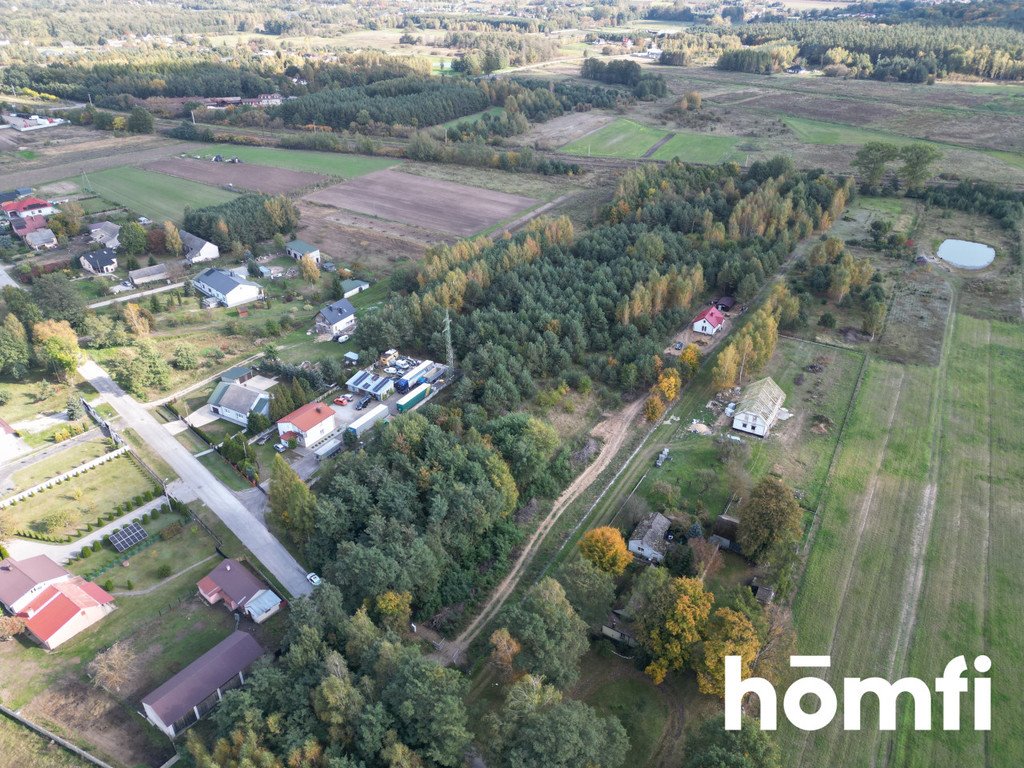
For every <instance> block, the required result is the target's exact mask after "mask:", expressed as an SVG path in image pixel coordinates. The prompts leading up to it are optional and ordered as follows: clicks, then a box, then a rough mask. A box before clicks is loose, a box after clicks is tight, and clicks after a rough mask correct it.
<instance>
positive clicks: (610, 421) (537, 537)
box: [433, 400, 643, 664]
mask: <svg viewBox="0 0 1024 768" xmlns="http://www.w3.org/2000/svg"><path fill="white" fill-rule="evenodd" d="M642 406H643V400H637V401H635V402H633V403H630V404H629V405H627V406H625V407H624V408H621V409H620V410H618V411H616V412H615V413H614V414H612V415H611V416H609V417H608V418H607V419H605V420H604V421H602V422H601V423H600V424H598V425H597V426H596V427H594V429H593V430H591V433H590V434H591V436H593V437H599V438H603V439H604V441H605V442H604V444H603V445H602V446H601V451H600V453H599V454H598V455H597V458H596V459H594V461H592V462H591V463H590V464H588V465H587V467H586V469H584V470H583V471H582V472H581V473H580V474H579V475H577V476H576V479H575V480H573V481H572V483H571V484H570V485H569V487H568V488H566V489H565V490H564V491H563V492H562V494H561V495H560V496H559V497H558V499H557V500H556V501H555V503H554V505H553V506H552V507H551V511H550V512H549V513H548V514H547V516H546V517H545V518H544V519H543V520H542V521H541V522H540V524H538V526H537V529H536V530H535V531H534V532H533V535H531V536H530V538H529V539H528V540H527V542H526V543H525V544H524V545H523V548H522V550H521V551H520V553H519V557H518V558H516V562H515V564H514V565H513V566H512V569H511V570H510V571H509V572H508V575H506V576H505V578H504V579H503V580H502V581H501V583H500V584H499V585H498V587H497V588H496V589H495V590H494V592H492V593H491V596H490V597H489V598H488V599H487V602H486V603H484V604H483V606H481V608H480V610H479V612H478V613H477V615H476V618H474V619H473V621H472V622H471V623H470V624H469V626H468V627H466V628H465V629H464V630H463V631H462V633H461V634H459V636H458V637H456V638H455V639H454V640H452V641H451V642H449V643H447V644H446V645H445V646H444V647H443V648H442V649H440V650H439V651H438V652H436V653H435V654H433V657H434V658H435V659H436V660H438V661H440V662H442V663H444V664H452V663H456V664H457V663H459V662H461V661H462V659H463V657H464V655H465V652H466V650H467V649H468V648H469V646H470V645H472V643H473V641H474V640H475V639H476V637H477V635H479V634H480V632H481V631H482V630H483V628H484V627H486V626H487V623H488V622H489V621H490V620H491V619H492V618H494V617H495V616H496V615H497V614H498V612H499V611H500V610H501V608H502V607H503V606H504V605H505V601H506V600H508V598H509V596H510V595H511V594H512V592H513V591H514V590H515V588H516V586H517V585H518V584H519V580H520V578H522V575H523V573H524V572H525V570H526V566H527V565H529V563H530V561H531V560H532V559H533V556H534V555H535V554H536V553H537V550H538V549H539V548H540V545H541V543H542V542H543V541H544V538H545V537H546V536H547V534H548V532H549V531H550V530H551V528H552V527H553V526H554V524H555V523H556V522H557V521H558V519H559V517H561V515H562V513H563V512H565V510H566V509H568V508H569V506H570V505H571V504H572V502H573V501H575V500H576V499H577V497H579V495H580V494H581V493H583V492H584V491H585V490H586V489H587V488H588V487H590V484H591V483H593V482H594V481H595V480H596V479H597V478H598V476H599V475H600V474H601V472H603V471H604V470H605V468H606V467H607V466H608V465H609V464H610V463H611V462H612V460H613V459H614V458H615V456H616V455H617V454H618V452H619V448H621V447H622V444H623V443H624V442H625V440H626V438H627V436H628V435H629V431H630V426H632V424H633V422H634V421H635V420H636V417H637V415H638V414H639V413H640V409H641V407H642Z"/></svg>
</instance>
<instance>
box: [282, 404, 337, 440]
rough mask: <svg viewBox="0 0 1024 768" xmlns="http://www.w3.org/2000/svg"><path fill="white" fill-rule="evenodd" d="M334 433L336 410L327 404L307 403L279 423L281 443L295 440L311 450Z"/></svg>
mask: <svg viewBox="0 0 1024 768" xmlns="http://www.w3.org/2000/svg"><path fill="white" fill-rule="evenodd" d="M333 431H334V409H333V408H331V406H329V405H327V404H326V403H306V404H305V405H304V406H302V407H301V408H296V409H295V410H294V411H292V412H291V413H289V414H288V415H287V416H285V417H284V418H282V419H281V420H279V421H278V422H277V434H278V435H279V436H280V438H281V442H283V443H287V442H289V441H291V440H295V441H296V442H297V443H298V444H299V445H301V446H304V447H306V448H309V447H310V446H312V445H313V444H314V443H316V442H318V441H320V440H323V439H324V438H325V437H327V436H328V435H329V434H331V433H332V432H333Z"/></svg>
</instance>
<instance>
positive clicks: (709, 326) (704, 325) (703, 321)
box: [693, 307, 725, 336]
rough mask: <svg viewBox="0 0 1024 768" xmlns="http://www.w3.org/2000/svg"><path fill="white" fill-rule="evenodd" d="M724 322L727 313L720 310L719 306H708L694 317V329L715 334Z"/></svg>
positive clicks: (711, 334)
mask: <svg viewBox="0 0 1024 768" xmlns="http://www.w3.org/2000/svg"><path fill="white" fill-rule="evenodd" d="M724 323H725V315H723V314H722V313H721V312H719V311H718V307H708V308H707V309H704V310H702V311H701V313H700V314H699V315H697V316H696V317H695V318H693V330H694V331H696V332H697V333H703V334H704V335H706V336H714V335H715V334H716V333H718V332H719V331H720V330H721V329H722V325H723V324H724Z"/></svg>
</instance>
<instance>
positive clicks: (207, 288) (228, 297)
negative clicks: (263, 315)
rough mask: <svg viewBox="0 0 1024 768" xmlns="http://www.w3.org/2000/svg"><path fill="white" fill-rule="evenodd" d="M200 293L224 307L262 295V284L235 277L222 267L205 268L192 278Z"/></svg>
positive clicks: (237, 304) (254, 299)
mask: <svg viewBox="0 0 1024 768" xmlns="http://www.w3.org/2000/svg"><path fill="white" fill-rule="evenodd" d="M192 285H194V286H195V287H196V290H197V291H199V292H200V293H203V294H206V295H207V296H209V297H210V298H211V299H215V300H216V301H217V302H218V303H219V304H223V305H224V306H225V307H237V306H239V305H241V304H248V303H249V302H250V301H256V300H257V299H259V298H261V297H262V296H263V286H261V285H260V284H259V283H254V282H252V281H250V280H245V279H243V278H240V277H235V276H234V275H232V274H231V273H230V272H225V271H224V270H223V269H212V268H211V269H205V270H203V271H202V272H200V273H199V275H198V276H196V278H195V279H193V280H192Z"/></svg>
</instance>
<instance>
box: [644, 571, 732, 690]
mask: <svg viewBox="0 0 1024 768" xmlns="http://www.w3.org/2000/svg"><path fill="white" fill-rule="evenodd" d="M634 589H635V594H636V597H637V601H638V602H637V612H636V623H635V628H636V638H637V642H638V643H640V646H641V647H642V648H643V649H644V650H645V651H647V653H648V654H650V656H651V663H650V664H648V666H647V669H645V670H644V671H645V672H646V673H647V674H648V675H649V676H650V678H651V679H652V680H653V681H654V682H655V684H660V683H661V682H662V681H664V679H665V676H666V675H667V674H668V673H669V672H671V671H674V670H679V669H682V668H683V667H684V666H686V665H687V664H689V663H690V662H691V661H692V658H693V654H694V650H695V648H696V647H697V643H699V642H700V639H701V636H702V634H703V632H704V629H705V627H706V625H707V620H708V616H709V615H710V614H711V606H712V604H713V603H714V600H715V598H714V596H713V595H712V594H711V593H710V592H708V591H707V590H706V589H705V588H704V582H702V581H701V580H700V579H692V578H685V577H684V578H673V577H672V576H671V575H669V573H668V572H667V571H666V570H665V569H663V568H648V569H647V570H645V571H644V572H643V573H642V574H641V575H640V578H639V579H637V583H636V586H635V587H634Z"/></svg>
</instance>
